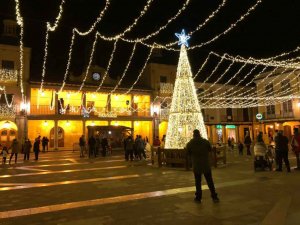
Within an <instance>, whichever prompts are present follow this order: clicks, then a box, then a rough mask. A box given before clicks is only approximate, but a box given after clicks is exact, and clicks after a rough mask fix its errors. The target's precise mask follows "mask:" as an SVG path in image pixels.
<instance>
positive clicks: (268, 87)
mask: <svg viewBox="0 0 300 225" xmlns="http://www.w3.org/2000/svg"><path fill="white" fill-rule="evenodd" d="M265 91H266V95H268V96H270V95H272V94H273V84H268V85H266V87H265Z"/></svg>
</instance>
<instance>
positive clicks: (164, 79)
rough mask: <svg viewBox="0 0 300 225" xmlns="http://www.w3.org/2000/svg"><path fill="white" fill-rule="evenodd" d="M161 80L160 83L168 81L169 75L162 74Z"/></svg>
mask: <svg viewBox="0 0 300 225" xmlns="http://www.w3.org/2000/svg"><path fill="white" fill-rule="evenodd" d="M159 80H160V83H167V77H166V76H160V78H159Z"/></svg>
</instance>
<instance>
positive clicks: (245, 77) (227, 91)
mask: <svg viewBox="0 0 300 225" xmlns="http://www.w3.org/2000/svg"><path fill="white" fill-rule="evenodd" d="M256 68H257V65H255V66H254V67H253V68H252V69H251V70H250V71H249V72H248V73H247V74H246V75H245V76H244V77H243V79H242V80H240V81H239V82H238V83H237V85H236V86H232V87H230V88H229V89H228V90H225V91H224V92H223V93H221V94H220V95H218V97H224V96H227V97H230V96H233V95H234V94H235V93H237V92H242V90H243V89H245V88H246V87H245V86H243V87H241V88H240V89H237V90H236V91H234V92H233V93H231V91H232V90H233V89H234V88H237V87H239V84H241V83H242V82H243V81H244V80H245V79H247V77H248V76H250V75H251V74H252V73H253V71H254V70H255V69H256ZM248 85H249V84H248ZM204 97H206V96H204ZM210 97H212V95H211V96H210ZM200 99H201V98H199V100H200ZM215 103H216V104H219V101H218V100H217V101H216V102H215Z"/></svg>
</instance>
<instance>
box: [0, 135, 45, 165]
mask: <svg viewBox="0 0 300 225" xmlns="http://www.w3.org/2000/svg"><path fill="white" fill-rule="evenodd" d="M45 140H47V141H45ZM48 142H49V139H48V138H47V137H44V138H43V139H41V136H38V137H37V138H36V139H35V140H34V143H33V145H32V143H31V141H30V140H29V139H28V138H25V140H24V142H23V144H22V143H20V142H19V141H18V139H17V138H15V139H13V141H12V143H11V145H10V146H9V147H7V146H6V145H3V146H1V145H0V147H2V150H1V153H0V154H1V155H2V164H6V159H7V157H8V155H9V152H8V151H9V150H10V149H11V154H10V157H9V164H11V161H12V159H13V157H15V163H17V161H18V154H19V153H23V154H24V161H28V160H29V158H30V152H31V148H32V147H33V152H34V155H35V160H38V159H39V153H40V144H41V143H42V146H43V151H44V149H46V146H47V150H48Z"/></svg>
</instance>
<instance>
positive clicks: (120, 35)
mask: <svg viewBox="0 0 300 225" xmlns="http://www.w3.org/2000/svg"><path fill="white" fill-rule="evenodd" d="M190 1H191V0H186V2H185V3H184V4H183V6H182V7H181V9H179V10H178V12H177V13H176V15H175V16H173V17H171V18H170V19H168V22H167V23H166V24H165V25H163V26H161V27H160V28H158V29H157V30H156V31H155V32H153V33H151V34H148V35H147V36H145V37H140V38H136V39H127V38H124V37H123V36H124V35H125V34H126V33H127V32H129V31H130V30H132V28H133V27H134V26H135V25H136V24H137V21H138V20H139V19H140V18H141V17H142V16H143V15H144V14H145V13H146V11H147V9H148V8H149V6H150V3H152V1H148V2H147V5H146V6H145V7H144V10H143V11H144V12H143V13H141V14H140V16H139V17H138V18H136V19H135V23H134V24H132V25H130V26H129V27H127V28H126V29H125V31H124V32H122V33H120V34H117V35H115V36H111V37H107V36H105V35H102V34H100V33H99V36H100V37H101V39H103V40H106V41H113V40H116V39H118V38H121V37H122V38H121V39H122V40H123V41H125V42H129V43H136V42H138V43H141V44H143V45H145V46H147V47H150V48H151V47H154V46H152V45H150V44H147V43H144V42H143V41H145V40H148V39H150V38H152V37H154V36H156V35H158V34H159V33H160V32H161V31H162V30H164V29H166V28H167V26H168V25H169V23H171V22H172V21H174V20H175V19H176V18H177V17H178V16H179V15H180V14H181V13H182V12H183V11H184V10H185V9H186V7H187V6H188V5H189V3H190ZM145 8H146V9H145Z"/></svg>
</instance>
